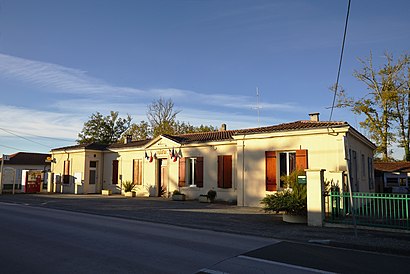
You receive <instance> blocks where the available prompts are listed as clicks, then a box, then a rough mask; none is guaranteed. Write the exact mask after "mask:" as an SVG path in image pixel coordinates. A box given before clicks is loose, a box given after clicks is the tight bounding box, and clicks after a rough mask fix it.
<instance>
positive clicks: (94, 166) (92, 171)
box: [89, 161, 97, 185]
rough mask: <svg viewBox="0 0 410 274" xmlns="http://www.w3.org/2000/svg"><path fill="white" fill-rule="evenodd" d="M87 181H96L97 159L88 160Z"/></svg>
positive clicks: (91, 182)
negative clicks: (88, 176)
mask: <svg viewBox="0 0 410 274" xmlns="http://www.w3.org/2000/svg"><path fill="white" fill-rule="evenodd" d="M89 175H90V178H89V183H90V185H95V183H96V181H97V161H90V171H89Z"/></svg>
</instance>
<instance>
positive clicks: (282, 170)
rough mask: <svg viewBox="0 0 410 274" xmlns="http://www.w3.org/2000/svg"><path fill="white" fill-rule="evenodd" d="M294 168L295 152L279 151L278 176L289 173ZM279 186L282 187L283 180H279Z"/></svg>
mask: <svg viewBox="0 0 410 274" xmlns="http://www.w3.org/2000/svg"><path fill="white" fill-rule="evenodd" d="M295 170H296V152H281V153H279V178H280V177H282V176H287V175H290V174H291V173H292V172H293V171H295ZM279 186H280V187H281V188H284V187H285V185H284V182H283V180H280V185H279Z"/></svg>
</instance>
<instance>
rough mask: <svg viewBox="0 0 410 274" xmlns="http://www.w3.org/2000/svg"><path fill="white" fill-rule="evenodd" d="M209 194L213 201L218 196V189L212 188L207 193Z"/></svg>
mask: <svg viewBox="0 0 410 274" xmlns="http://www.w3.org/2000/svg"><path fill="white" fill-rule="evenodd" d="M207 196H208V199H209V200H210V201H211V203H213V202H214V201H215V198H216V191H215V190H213V189H210V190H209V191H208V193H207Z"/></svg>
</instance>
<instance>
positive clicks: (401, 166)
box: [374, 162, 410, 172]
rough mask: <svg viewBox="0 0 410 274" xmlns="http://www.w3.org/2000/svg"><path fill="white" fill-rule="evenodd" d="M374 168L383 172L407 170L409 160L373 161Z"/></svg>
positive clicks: (408, 168) (409, 163)
mask: <svg viewBox="0 0 410 274" xmlns="http://www.w3.org/2000/svg"><path fill="white" fill-rule="evenodd" d="M374 169H375V170H377V171H384V172H400V171H401V172H409V171H410V162H375V163H374Z"/></svg>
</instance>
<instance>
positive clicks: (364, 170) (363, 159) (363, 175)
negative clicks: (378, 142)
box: [362, 154, 366, 178]
mask: <svg viewBox="0 0 410 274" xmlns="http://www.w3.org/2000/svg"><path fill="white" fill-rule="evenodd" d="M362 177H363V178H364V177H366V163H365V158H364V154H362Z"/></svg>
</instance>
